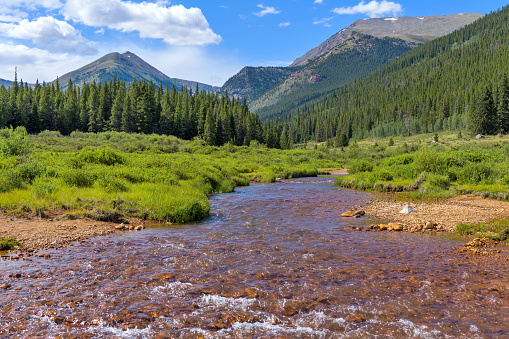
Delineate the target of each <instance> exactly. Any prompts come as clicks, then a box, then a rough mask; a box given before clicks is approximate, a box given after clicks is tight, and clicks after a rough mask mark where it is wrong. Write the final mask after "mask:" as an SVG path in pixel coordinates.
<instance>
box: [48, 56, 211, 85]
mask: <svg viewBox="0 0 509 339" xmlns="http://www.w3.org/2000/svg"><path fill="white" fill-rule="evenodd" d="M114 77H117V78H118V79H120V80H124V81H126V82H131V81H132V80H133V78H136V79H139V80H145V81H152V82H154V84H156V86H159V84H160V83H162V84H163V86H164V87H166V86H169V87H170V88H171V87H172V86H175V87H177V89H179V90H180V87H181V86H186V87H190V88H192V89H194V88H195V87H196V82H194V81H187V80H181V79H174V78H170V77H168V76H167V75H165V74H163V73H162V72H160V71H159V70H157V69H156V68H154V67H152V66H151V65H149V64H148V63H147V62H145V61H144V60H142V59H141V58H140V57H138V56H137V55H135V54H133V53H131V52H125V53H123V54H120V53H110V54H107V55H105V56H103V57H102V58H100V59H98V60H96V61H94V62H92V63H90V64H88V65H86V66H83V67H81V68H80V69H77V70H75V71H72V72H69V73H67V74H64V75H62V76H60V77H59V78H58V81H59V82H60V85H61V86H63V87H64V88H65V86H67V83H68V82H69V80H72V82H73V83H75V84H77V85H78V86H81V85H83V83H85V82H86V83H92V82H93V81H95V82H96V83H103V82H107V81H111V80H113V78H114ZM199 87H200V89H204V90H206V91H208V92H216V91H217V90H219V87H214V86H210V85H206V84H202V83H199Z"/></svg>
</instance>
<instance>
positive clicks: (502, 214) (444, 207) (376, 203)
mask: <svg viewBox="0 0 509 339" xmlns="http://www.w3.org/2000/svg"><path fill="white" fill-rule="evenodd" d="M406 205H410V206H412V207H413V208H414V209H415V212H414V213H410V214H402V213H399V212H400V211H401V210H402V209H403V207H405V206H406ZM362 209H363V210H364V211H365V212H366V216H370V217H374V218H378V219H383V220H388V221H390V222H396V223H401V224H404V225H405V226H407V227H408V228H412V227H415V226H419V225H425V224H426V222H428V221H432V222H433V223H436V224H438V226H437V229H439V230H444V231H453V230H455V228H456V226H457V225H458V224H459V223H461V222H463V223H483V222H488V221H489V220H493V219H506V218H509V202H506V201H497V200H491V199H484V198H482V197H470V196H459V197H454V198H450V199H446V200H444V201H441V202H437V203H430V202H416V203H411V202H410V203H409V202H401V201H393V200H388V199H383V198H382V199H375V200H372V201H371V202H369V203H368V204H367V205H365V206H362Z"/></svg>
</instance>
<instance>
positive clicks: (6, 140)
mask: <svg viewBox="0 0 509 339" xmlns="http://www.w3.org/2000/svg"><path fill="white" fill-rule="evenodd" d="M0 136H1V137H2V139H1V140H0V152H1V153H3V154H5V155H7V156H21V155H27V154H28V153H30V151H31V146H32V144H31V143H30V140H29V139H28V134H27V131H26V129H25V128H24V127H16V129H12V127H11V128H10V129H3V130H1V133H0Z"/></svg>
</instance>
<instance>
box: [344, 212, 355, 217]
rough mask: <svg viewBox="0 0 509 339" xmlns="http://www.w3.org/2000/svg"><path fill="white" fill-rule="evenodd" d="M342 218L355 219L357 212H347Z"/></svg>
mask: <svg viewBox="0 0 509 339" xmlns="http://www.w3.org/2000/svg"><path fill="white" fill-rule="evenodd" d="M341 216H342V217H344V218H351V217H354V216H355V212H351V211H350V212H345V213H343V214H341Z"/></svg>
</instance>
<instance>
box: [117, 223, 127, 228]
mask: <svg viewBox="0 0 509 339" xmlns="http://www.w3.org/2000/svg"><path fill="white" fill-rule="evenodd" d="M124 228H125V225H124V224H123V223H122V224H120V225H117V226H115V229H117V230H123V229H124Z"/></svg>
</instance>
